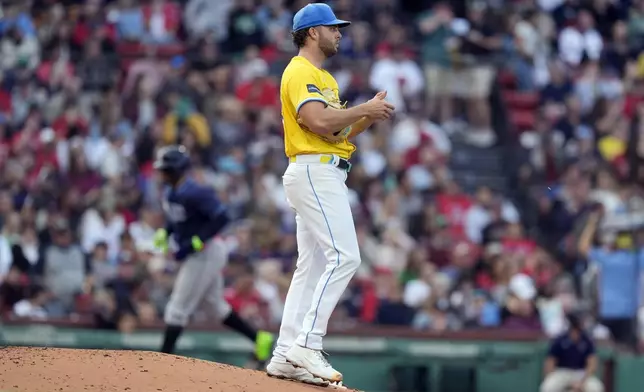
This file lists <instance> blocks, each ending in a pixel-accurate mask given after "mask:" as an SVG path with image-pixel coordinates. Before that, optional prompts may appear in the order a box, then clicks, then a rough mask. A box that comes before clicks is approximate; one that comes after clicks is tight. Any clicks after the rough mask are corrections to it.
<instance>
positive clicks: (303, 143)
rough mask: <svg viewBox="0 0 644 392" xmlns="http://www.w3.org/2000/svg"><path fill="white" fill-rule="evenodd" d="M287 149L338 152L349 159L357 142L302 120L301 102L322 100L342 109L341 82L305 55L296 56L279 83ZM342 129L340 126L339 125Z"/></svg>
mask: <svg viewBox="0 0 644 392" xmlns="http://www.w3.org/2000/svg"><path fill="white" fill-rule="evenodd" d="M280 101H281V103H282V122H283V124H284V150H285V152H286V156H288V157H289V158H290V157H293V156H296V155H300V154H336V155H338V156H340V157H342V158H345V159H349V158H350V157H351V154H352V153H353V152H354V151H355V150H356V146H355V145H354V144H352V143H350V142H349V141H348V140H347V139H346V138H345V139H343V140H342V141H340V142H332V141H328V140H326V139H324V138H323V137H322V136H319V135H317V134H315V133H313V132H311V131H309V130H308V129H307V128H306V126H305V125H304V124H303V123H302V121H301V120H300V118H299V115H298V112H299V110H300V108H301V107H302V105H304V104H305V103H307V102H311V101H319V102H322V103H324V104H325V105H327V106H331V107H332V108H336V109H343V108H344V107H345V105H343V104H342V103H341V102H340V97H339V88H338V82H336V80H335V78H334V77H333V76H331V74H330V73H328V72H327V71H325V70H322V69H320V68H317V67H316V66H314V65H313V64H311V63H310V62H309V61H308V60H307V59H305V58H304V57H302V56H295V57H293V59H292V60H291V62H290V63H289V64H288V65H287V66H286V69H285V70H284V73H283V74H282V82H281V85H280ZM338 131H339V129H338Z"/></svg>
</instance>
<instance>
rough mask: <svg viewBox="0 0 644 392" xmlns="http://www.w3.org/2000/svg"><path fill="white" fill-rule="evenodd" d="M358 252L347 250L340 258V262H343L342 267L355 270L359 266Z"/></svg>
mask: <svg viewBox="0 0 644 392" xmlns="http://www.w3.org/2000/svg"><path fill="white" fill-rule="evenodd" d="M360 262H361V259H360V252H359V251H357V252H348V253H346V254H345V255H344V257H342V258H341V259H340V264H343V266H344V268H347V269H351V270H353V271H357V270H358V267H360Z"/></svg>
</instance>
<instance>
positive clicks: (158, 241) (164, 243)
mask: <svg viewBox="0 0 644 392" xmlns="http://www.w3.org/2000/svg"><path fill="white" fill-rule="evenodd" d="M153 244H154V247H155V248H156V249H159V250H160V251H162V252H163V253H167V252H168V232H167V231H166V230H165V229H159V230H157V231H156V232H155V233H154V240H153Z"/></svg>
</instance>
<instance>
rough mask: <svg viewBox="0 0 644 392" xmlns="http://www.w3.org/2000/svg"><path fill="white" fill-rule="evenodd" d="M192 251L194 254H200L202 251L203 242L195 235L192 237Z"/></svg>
mask: <svg viewBox="0 0 644 392" xmlns="http://www.w3.org/2000/svg"><path fill="white" fill-rule="evenodd" d="M192 249H194V250H195V251H196V252H201V250H202V249H203V241H201V238H199V237H197V236H196V235H195V236H193V237H192Z"/></svg>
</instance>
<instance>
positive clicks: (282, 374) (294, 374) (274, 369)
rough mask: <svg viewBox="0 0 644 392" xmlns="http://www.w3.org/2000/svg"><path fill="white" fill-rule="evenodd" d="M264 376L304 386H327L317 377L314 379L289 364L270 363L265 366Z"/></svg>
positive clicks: (302, 369)
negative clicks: (299, 383)
mask: <svg viewBox="0 0 644 392" xmlns="http://www.w3.org/2000/svg"><path fill="white" fill-rule="evenodd" d="M266 374H268V375H269V376H270V377H275V378H279V379H282V380H289V381H298V382H303V383H305V384H311V385H317V386H319V387H326V386H328V385H329V382H328V381H325V380H323V379H321V378H319V377H315V376H314V375H312V374H311V373H309V371H308V370H306V369H304V368H298V367H295V366H293V365H291V364H290V363H278V362H273V361H271V362H270V363H269V364H268V366H266Z"/></svg>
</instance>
